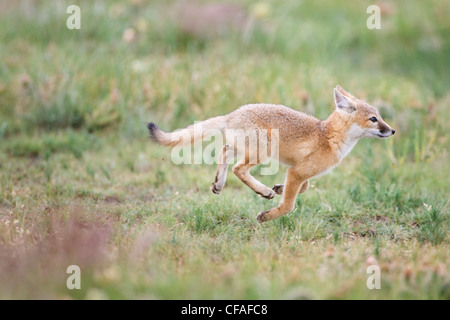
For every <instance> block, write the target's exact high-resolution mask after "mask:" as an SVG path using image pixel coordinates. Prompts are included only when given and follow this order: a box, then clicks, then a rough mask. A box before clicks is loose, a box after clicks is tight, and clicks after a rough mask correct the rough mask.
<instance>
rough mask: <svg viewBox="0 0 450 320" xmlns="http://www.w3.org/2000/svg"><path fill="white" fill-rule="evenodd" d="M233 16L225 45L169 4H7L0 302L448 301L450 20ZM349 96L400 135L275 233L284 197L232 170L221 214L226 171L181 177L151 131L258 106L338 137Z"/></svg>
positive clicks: (400, 7) (221, 36)
mask: <svg viewBox="0 0 450 320" xmlns="http://www.w3.org/2000/svg"><path fill="white" fill-rule="evenodd" d="M235 3H239V6H240V7H241V9H240V10H242V12H245V13H246V14H249V15H250V16H251V18H250V19H251V21H253V22H252V23H251V24H245V25H236V26H235V28H234V29H233V28H231V30H228V32H225V33H220V32H219V33H218V32H217V28H218V26H217V25H215V24H214V22H211V21H210V22H209V23H210V25H207V26H206V28H203V29H202V30H205V29H206V30H208V32H198V31H194V32H192V31H189V30H187V29H186V27H183V25H181V24H177V23H176V21H177V19H174V18H173V16H174V15H176V12H178V11H177V10H178V9H177V8H178V7H177V4H176V3H175V2H173V1H151V2H147V1H129V2H123V1H108V2H95V3H94V2H91V1H75V3H67V4H66V3H64V2H63V1H58V4H56V3H55V2H53V1H28V2H25V1H23V2H22V1H17V2H14V3H10V2H8V1H0V8H2V10H0V12H1V13H0V16H1V19H0V41H1V43H2V44H3V45H2V46H0V55H1V56H2V59H1V62H0V141H1V142H0V281H1V283H2V285H1V286H0V298H3V299H36V298H56V299H66V298H69V299H98V298H104V299H130V298H131V299H138V298H150V299H449V298H450V283H449V268H448V255H449V203H448V198H449V194H450V192H449V181H450V176H449V172H448V170H446V168H447V167H448V163H449V154H448V152H449V150H448V145H449V136H450V135H449V134H450V132H449V125H448V122H449V120H450V119H449V115H448V112H447V111H448V110H447V106H448V104H449V103H450V94H449V90H448V89H449V88H448V83H450V78H449V75H450V64H449V59H448V56H449V55H450V42H449V39H450V34H449V30H450V28H448V27H449V25H448V17H447V15H446V14H445V13H446V12H448V3H446V2H445V1H444V2H443V1H431V2H427V3H422V2H421V1H399V2H395V3H383V4H381V6H382V17H381V19H382V23H381V26H382V28H381V29H380V30H368V29H367V28H366V25H365V23H366V19H367V17H368V15H367V14H366V8H367V6H368V5H370V4H371V3H369V2H364V1H363V2H358V3H355V4H353V5H352V6H349V5H348V3H347V2H344V1H336V2H333V3H327V4H326V5H325V4H324V3H321V2H317V1H305V2H296V1H282V2H281V1H280V2H276V3H274V2H254V1H243V2H235ZM69 4H77V5H79V6H80V8H81V12H82V28H81V30H68V29H66V27H65V21H66V19H67V17H68V14H66V13H65V10H66V8H67V6H68V5H69ZM258 6H259V9H257V8H258ZM261 8H263V9H264V10H261ZM258 10H259V11H258ZM197 11H198V10H197ZM196 20H198V19H196ZM200 20H202V19H200ZM219 27H220V25H219ZM129 28H132V29H134V31H135V33H134V38H132V39H131V40H130V39H128V40H127V39H125V40H124V38H123V34H124V30H126V29H129ZM336 84H340V85H341V86H343V87H344V88H345V89H347V90H349V91H350V92H352V93H354V94H355V95H356V96H359V97H361V98H363V99H366V100H367V101H369V102H371V103H372V104H373V105H375V106H377V107H379V109H380V111H381V113H382V115H383V118H384V119H385V120H386V121H387V122H388V123H389V124H390V125H391V126H392V127H393V128H395V129H396V131H397V133H396V135H395V136H394V137H392V138H390V139H389V140H383V141H380V140H370V141H369V140H362V141H360V142H359V143H358V145H357V146H356V147H355V149H354V150H353V151H352V153H351V154H350V155H349V156H348V157H347V158H346V159H345V160H344V161H343V163H342V164H341V165H340V166H339V167H338V168H336V169H335V170H334V171H333V172H332V173H330V174H328V175H326V176H323V177H320V178H318V179H315V180H312V181H311V182H312V184H311V186H310V190H309V191H308V192H306V193H305V194H303V195H301V196H300V197H298V199H297V202H296V207H295V209H294V211H293V212H292V213H290V214H289V215H287V216H284V217H282V218H280V219H277V220H275V221H272V222H268V223H265V224H262V225H260V224H258V223H257V222H256V219H255V217H256V214H257V213H258V212H260V211H263V210H267V209H269V208H271V207H273V206H274V205H275V204H276V203H277V202H278V201H279V200H280V198H279V197H278V196H277V197H276V198H275V199H273V200H265V199H262V198H260V197H258V196H257V195H255V194H254V193H253V192H252V191H251V190H249V189H248V188H247V187H245V186H244V185H243V184H242V183H241V182H240V181H239V180H238V179H237V178H236V177H235V176H234V175H233V174H232V173H231V172H230V173H229V175H228V180H227V184H226V186H225V189H224V191H223V192H222V193H221V195H220V196H216V195H214V194H212V193H211V192H210V190H209V186H210V184H211V182H212V181H213V179H214V175H215V171H216V168H215V166H212V165H174V164H172V163H171V161H170V150H168V149H164V148H162V147H160V146H157V145H155V144H152V143H151V142H150V141H149V139H148V133H147V132H146V126H145V123H146V122H147V121H153V122H155V123H157V124H158V125H159V126H160V127H161V128H163V129H165V130H175V129H177V128H181V127H185V126H187V125H189V124H191V123H193V122H194V121H196V120H203V119H205V118H207V117H211V116H216V115H221V114H224V113H227V112H230V111H232V110H234V109H235V108H236V107H238V106H240V105H243V104H246V103H250V102H270V103H281V104H285V105H287V106H290V107H291V108H294V109H297V110H303V111H306V112H308V113H311V114H314V115H315V116H317V117H318V118H321V119H324V118H326V117H327V115H328V114H329V113H330V112H331V111H332V108H333V100H332V88H334V86H336ZM285 170H286V168H285V167H281V169H280V172H279V173H277V174H276V175H273V176H260V175H259V174H258V171H257V170H255V173H254V174H255V176H256V177H257V178H258V179H259V180H261V182H263V183H264V184H266V185H273V184H276V183H281V182H282V181H283V178H284V173H285ZM374 263H375V264H377V265H378V266H379V267H380V270H381V289H380V290H376V289H375V290H369V289H368V288H367V287H366V280H367V278H368V274H367V273H366V269H367V267H368V266H369V265H370V264H374ZM72 264H76V265H78V266H80V268H81V272H82V278H81V279H82V283H81V290H68V289H67V287H66V279H67V277H68V276H69V274H67V273H66V270H67V267H68V266H69V265H72Z"/></svg>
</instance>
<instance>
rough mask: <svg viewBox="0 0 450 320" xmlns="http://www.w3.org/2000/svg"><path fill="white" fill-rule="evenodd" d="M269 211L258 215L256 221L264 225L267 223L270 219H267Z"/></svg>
mask: <svg viewBox="0 0 450 320" xmlns="http://www.w3.org/2000/svg"><path fill="white" fill-rule="evenodd" d="M269 211H270V210H267V211H263V212H260V213H258V215H257V216H256V220H258V222H259V223H263V222H265V221H267V220H268V219H267V216H266V213H267V212H269Z"/></svg>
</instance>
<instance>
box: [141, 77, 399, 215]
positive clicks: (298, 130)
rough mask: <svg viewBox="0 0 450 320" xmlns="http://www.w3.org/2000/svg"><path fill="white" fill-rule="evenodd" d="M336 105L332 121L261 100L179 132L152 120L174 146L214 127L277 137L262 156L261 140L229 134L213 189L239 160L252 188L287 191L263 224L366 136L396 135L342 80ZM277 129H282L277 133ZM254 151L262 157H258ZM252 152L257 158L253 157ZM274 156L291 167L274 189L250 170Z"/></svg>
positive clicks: (158, 136)
mask: <svg viewBox="0 0 450 320" xmlns="http://www.w3.org/2000/svg"><path fill="white" fill-rule="evenodd" d="M334 104H335V108H334V110H333V112H332V113H331V114H330V115H329V117H328V118H327V119H326V120H319V119H317V118H315V117H314V116H312V115H309V114H306V113H303V112H301V111H296V110H294V109H291V108H289V107H286V106H284V105H277V104H264V103H259V104H247V105H243V106H241V107H239V108H238V109H236V110H234V111H232V112H230V113H229V114H227V115H223V116H217V117H213V118H210V119H207V120H204V121H200V122H197V123H195V124H193V125H190V126H188V127H187V128H184V129H180V130H176V131H174V132H165V131H163V130H161V129H160V128H159V127H158V126H157V125H156V124H154V123H152V122H149V123H147V128H148V130H149V132H150V137H151V139H152V140H153V141H154V142H156V143H158V144H160V145H164V146H169V147H172V148H173V147H175V146H177V145H186V144H193V143H195V142H197V141H199V140H202V139H205V138H207V137H208V136H210V135H211V134H212V132H214V130H216V131H217V130H219V131H221V132H224V131H226V130H236V129H245V130H256V131H258V133H259V134H261V135H265V137H264V138H265V139H262V140H264V144H265V143H267V144H269V142H271V141H272V140H275V139H276V140H277V145H276V148H274V147H273V145H272V144H271V145H270V146H272V148H271V147H270V146H269V145H264V147H266V148H267V149H268V150H269V152H267V153H263V155H262V156H261V155H260V153H259V152H258V151H259V150H258V148H261V145H259V144H258V143H256V144H250V143H248V139H247V141H246V143H236V139H233V137H231V138H229V137H228V135H227V137H226V141H225V142H226V143H225V144H224V145H223V147H222V149H221V152H220V153H219V159H220V161H218V165H217V172H216V177H215V180H214V182H213V183H212V185H211V188H210V189H211V191H212V192H213V193H215V194H219V193H220V192H221V191H222V190H223V188H224V186H225V182H226V177H227V172H228V167H229V164H230V163H231V161H232V160H236V163H235V164H234V165H233V166H232V171H233V173H234V174H235V175H236V176H237V177H238V178H239V179H240V180H241V181H242V182H243V183H244V184H245V185H247V186H248V187H249V188H250V189H252V190H253V191H254V192H256V193H257V194H258V195H260V196H262V197H263V198H266V199H272V198H274V196H275V195H276V194H278V195H281V196H282V199H281V202H280V203H279V204H278V206H276V207H273V208H271V209H270V210H266V211H262V212H259V213H258V214H257V216H256V219H257V221H258V222H260V223H263V222H266V221H270V220H274V219H277V218H279V217H281V216H284V215H286V214H288V213H290V212H291V211H292V210H293V209H294V205H295V200H296V198H297V196H298V195H300V194H302V193H304V192H305V191H307V190H308V187H309V180H310V179H312V178H316V177H319V176H321V175H323V174H326V173H328V172H330V171H331V170H332V169H334V168H335V167H336V166H338V165H339V164H340V163H341V162H342V160H343V159H344V158H345V157H346V156H347V155H348V154H349V153H350V151H351V150H352V149H353V148H354V147H355V145H356V143H357V142H358V141H359V139H360V138H379V139H386V138H388V137H391V136H392V135H394V134H395V130H394V129H392V128H391V127H390V126H389V125H388V124H387V123H386V122H385V121H384V120H383V119H382V117H381V115H380V112H379V111H378V110H377V109H376V108H375V107H373V106H372V105H370V104H368V103H367V102H365V101H363V100H360V99H358V98H356V97H354V96H353V95H352V94H350V93H349V92H347V91H345V90H344V89H343V88H342V87H341V86H339V85H337V86H336V87H335V88H334ZM273 130H276V133H277V134H276V135H273V134H271V132H273ZM275 149H276V151H277V152H274V151H275ZM254 154H258V156H256V157H252V155H254ZM275 156H276V158H275ZM251 157H252V158H253V160H255V161H250V158H251ZM255 158H256V159H255ZM271 158H272V159H273V158H275V160H277V161H278V162H280V163H283V164H285V165H287V166H288V168H287V171H286V176H285V180H284V184H276V185H274V186H273V187H272V188H269V187H267V186H266V185H264V184H262V183H261V182H259V181H258V180H257V179H256V178H254V177H253V176H252V175H251V174H250V169H251V168H253V167H254V166H256V165H258V164H261V163H264V162H266V161H268V160H270V159H271Z"/></svg>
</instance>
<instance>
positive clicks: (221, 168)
mask: <svg viewBox="0 0 450 320" xmlns="http://www.w3.org/2000/svg"><path fill="white" fill-rule="evenodd" d="M233 158H234V149H233V148H232V147H231V146H230V145H228V144H226V145H224V146H223V148H222V151H221V153H220V155H219V159H218V164H217V173H216V179H215V180H214V182H213V183H212V185H211V191H212V192H214V193H215V194H219V193H220V192H221V191H222V189H223V187H224V186H225V181H226V180H227V172H228V164H229V163H230V161H231V160H232V159H233Z"/></svg>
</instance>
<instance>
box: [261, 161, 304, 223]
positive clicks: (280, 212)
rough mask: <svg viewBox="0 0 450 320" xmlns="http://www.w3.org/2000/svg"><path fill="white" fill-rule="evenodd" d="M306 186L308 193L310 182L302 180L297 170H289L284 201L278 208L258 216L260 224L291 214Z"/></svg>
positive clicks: (284, 189) (284, 190)
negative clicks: (296, 200) (298, 196)
mask: <svg viewBox="0 0 450 320" xmlns="http://www.w3.org/2000/svg"><path fill="white" fill-rule="evenodd" d="M304 185H305V187H304V188H305V190H304V191H306V189H307V188H308V181H307V180H306V179H304V178H302V176H301V174H300V173H299V172H298V170H297V169H296V168H293V167H291V168H289V169H288V171H287V174H286V183H285V185H284V188H283V200H282V201H281V203H280V205H279V206H278V207H275V208H272V209H270V210H267V211H263V212H260V213H259V214H258V215H257V216H256V219H257V220H258V222H265V221H269V220H273V219H276V218H279V217H281V216H284V215H285V214H288V213H289V212H291V211H292V210H293V209H294V203H295V199H296V198H297V195H298V194H299V193H300V192H301V190H302V188H303V186H304Z"/></svg>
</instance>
